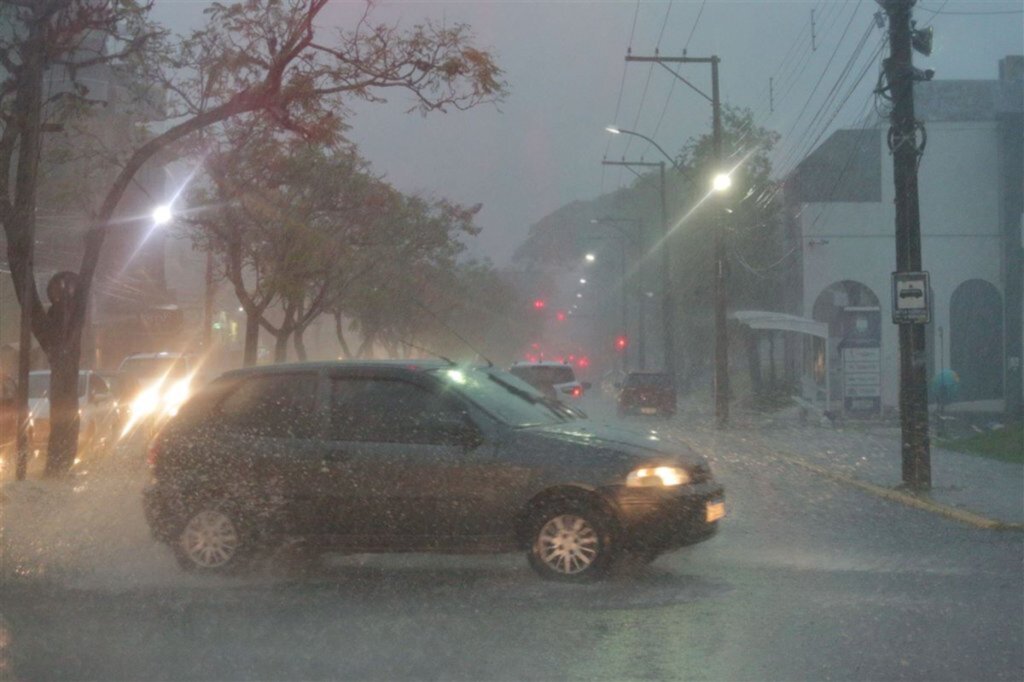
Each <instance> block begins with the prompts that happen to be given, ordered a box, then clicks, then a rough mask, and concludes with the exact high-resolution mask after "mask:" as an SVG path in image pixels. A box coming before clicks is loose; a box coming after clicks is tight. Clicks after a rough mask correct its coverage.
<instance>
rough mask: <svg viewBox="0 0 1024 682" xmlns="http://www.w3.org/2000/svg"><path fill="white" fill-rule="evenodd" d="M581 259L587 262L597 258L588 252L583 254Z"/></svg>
mask: <svg viewBox="0 0 1024 682" xmlns="http://www.w3.org/2000/svg"><path fill="white" fill-rule="evenodd" d="M583 260H585V261H587V262H588V263H593V262H594V261H596V260H597V256H595V255H594V254H592V253H588V254H587V255H585V256H583Z"/></svg>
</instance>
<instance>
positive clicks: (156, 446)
mask: <svg viewBox="0 0 1024 682" xmlns="http://www.w3.org/2000/svg"><path fill="white" fill-rule="evenodd" d="M161 450H163V443H161V442H160V437H159V436H158V437H156V438H154V439H153V440H151V441H149V451H148V453H147V455H146V462H147V463H148V464H149V468H150V469H152V468H154V467H155V466H156V461H157V460H158V459H160V453H161Z"/></svg>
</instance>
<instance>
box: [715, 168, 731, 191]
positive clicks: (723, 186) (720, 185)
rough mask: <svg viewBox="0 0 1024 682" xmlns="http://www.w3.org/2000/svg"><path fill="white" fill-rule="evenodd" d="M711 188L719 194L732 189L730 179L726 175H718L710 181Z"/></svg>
mask: <svg viewBox="0 0 1024 682" xmlns="http://www.w3.org/2000/svg"><path fill="white" fill-rule="evenodd" d="M711 187H712V189H714V190H715V191H716V192H718V193H719V194H721V193H722V192H725V191H728V189H729V188H730V187H732V177H731V176H730V175H729V174H728V173H718V174H717V175H715V178H714V180H712V181H711Z"/></svg>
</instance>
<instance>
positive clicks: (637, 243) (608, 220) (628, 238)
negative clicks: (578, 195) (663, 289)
mask: <svg viewBox="0 0 1024 682" xmlns="http://www.w3.org/2000/svg"><path fill="white" fill-rule="evenodd" d="M622 223H630V224H632V225H633V226H634V228H635V232H634V233H633V234H630V233H629V232H626V231H625V230H623V229H622V228H621V227H620V225H621V224H622ZM590 224H591V225H608V226H609V227H612V228H613V229H614V230H615V231H616V232H617V233H618V235H619V237H620V238H621V239H622V254H621V256H622V257H621V260H620V262H621V264H622V273H621V277H620V279H621V284H622V331H623V333H624V334H629V318H628V314H627V310H628V305H627V296H626V280H627V268H626V244H627V242H628V243H629V245H630V246H632V248H633V252H634V254H635V255H634V262H637V263H638V262H639V260H640V247H641V246H642V240H643V223H642V222H641V221H640V219H639V218H612V217H604V218H591V220H590ZM644 312H645V311H644V300H643V299H642V298H641V299H640V305H639V307H638V308H637V358H636V359H637V365H638V367H639V369H646V368H647V347H646V343H647V342H646V339H645V338H644V327H645V326H646V325H645V320H644ZM623 371H625V354H624V355H623Z"/></svg>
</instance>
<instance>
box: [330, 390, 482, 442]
mask: <svg viewBox="0 0 1024 682" xmlns="http://www.w3.org/2000/svg"><path fill="white" fill-rule="evenodd" d="M465 423H467V422H466V421H465V415H464V413H463V412H461V411H460V410H459V409H458V407H457V406H456V405H454V404H452V403H451V402H449V401H447V400H446V399H444V398H443V397H442V396H440V395H438V394H436V393H433V392H431V391H429V390H427V389H425V388H423V387H421V386H417V385H415V384H411V383H409V382H406V381H400V380H392V379H366V378H336V379H334V380H332V382H331V421H330V424H331V425H330V438H331V439H332V440H346V441H368V442H382V443H424V444H444V443H448V442H450V441H451V440H452V431H453V426H456V425H458V424H465Z"/></svg>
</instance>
